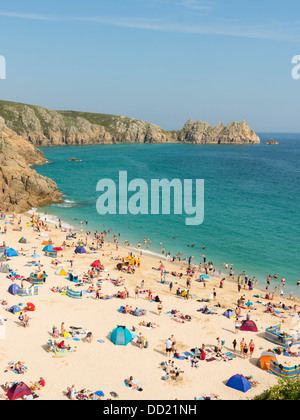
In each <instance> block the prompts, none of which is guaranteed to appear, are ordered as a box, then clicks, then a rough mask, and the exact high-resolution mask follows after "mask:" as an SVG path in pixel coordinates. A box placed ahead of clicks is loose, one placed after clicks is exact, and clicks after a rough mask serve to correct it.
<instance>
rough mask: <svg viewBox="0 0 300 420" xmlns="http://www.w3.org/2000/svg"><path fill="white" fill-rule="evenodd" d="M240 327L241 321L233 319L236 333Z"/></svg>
mask: <svg viewBox="0 0 300 420" xmlns="http://www.w3.org/2000/svg"><path fill="white" fill-rule="evenodd" d="M240 328H241V323H240V321H239V320H238V319H236V320H235V333H236V334H238V333H239V330H240Z"/></svg>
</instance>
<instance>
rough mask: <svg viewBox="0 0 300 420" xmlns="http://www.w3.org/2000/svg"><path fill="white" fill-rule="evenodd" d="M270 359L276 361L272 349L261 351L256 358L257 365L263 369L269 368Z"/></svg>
mask: <svg viewBox="0 0 300 420" xmlns="http://www.w3.org/2000/svg"><path fill="white" fill-rule="evenodd" d="M271 360H273V362H275V363H277V359H276V356H275V353H274V352H272V351H270V350H269V351H265V352H263V353H262V355H261V356H260V358H259V359H258V362H257V366H258V367H260V368H261V369H263V370H270V368H271Z"/></svg>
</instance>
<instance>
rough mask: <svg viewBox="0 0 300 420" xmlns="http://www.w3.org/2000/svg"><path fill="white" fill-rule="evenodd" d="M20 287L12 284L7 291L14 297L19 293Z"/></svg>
mask: <svg viewBox="0 0 300 420" xmlns="http://www.w3.org/2000/svg"><path fill="white" fill-rule="evenodd" d="M19 290H20V287H19V286H18V285H17V284H12V285H11V286H10V287H9V289H8V291H9V293H10V294H11V295H13V296H16V295H17V294H18V293H19Z"/></svg>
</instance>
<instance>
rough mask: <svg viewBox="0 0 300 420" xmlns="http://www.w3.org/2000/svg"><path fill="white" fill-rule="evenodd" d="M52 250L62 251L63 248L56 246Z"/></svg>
mask: <svg viewBox="0 0 300 420" xmlns="http://www.w3.org/2000/svg"><path fill="white" fill-rule="evenodd" d="M53 251H56V252H59V251H63V249H62V248H60V247H57V248H53Z"/></svg>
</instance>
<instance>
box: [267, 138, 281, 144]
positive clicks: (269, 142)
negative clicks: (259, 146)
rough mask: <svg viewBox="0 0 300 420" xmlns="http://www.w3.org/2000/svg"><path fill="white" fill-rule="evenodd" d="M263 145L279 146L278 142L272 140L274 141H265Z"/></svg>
mask: <svg viewBox="0 0 300 420" xmlns="http://www.w3.org/2000/svg"><path fill="white" fill-rule="evenodd" d="M265 144H267V145H273V144H280V143H279V142H278V141H276V140H274V139H271V140H269V141H266V142H265Z"/></svg>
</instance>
